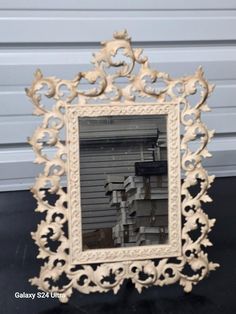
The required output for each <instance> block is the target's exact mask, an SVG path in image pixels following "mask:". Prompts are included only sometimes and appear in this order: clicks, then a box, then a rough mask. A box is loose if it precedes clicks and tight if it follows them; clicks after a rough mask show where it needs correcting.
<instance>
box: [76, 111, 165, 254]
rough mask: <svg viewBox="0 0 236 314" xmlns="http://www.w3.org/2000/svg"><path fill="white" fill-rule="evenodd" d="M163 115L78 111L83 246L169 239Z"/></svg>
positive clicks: (92, 247) (122, 245) (132, 244)
mask: <svg viewBox="0 0 236 314" xmlns="http://www.w3.org/2000/svg"><path fill="white" fill-rule="evenodd" d="M166 128H167V116H165V115H146V116H143V115H142V116H138V115H136V116H134V115H132V116H107V117H104V116H103V117H95V118H94V117H80V118H79V142H80V182H81V212H82V213H81V214H82V215H81V216H82V242H83V250H88V249H99V248H116V247H117V248H118V247H129V246H143V245H154V244H155V245H157V244H160V245H161V244H166V243H168V165H167V136H166V135H167V129H166Z"/></svg>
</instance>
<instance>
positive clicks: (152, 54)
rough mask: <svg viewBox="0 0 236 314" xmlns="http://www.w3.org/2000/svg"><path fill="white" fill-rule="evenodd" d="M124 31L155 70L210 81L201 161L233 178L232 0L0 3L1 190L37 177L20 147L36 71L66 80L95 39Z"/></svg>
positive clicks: (31, 121)
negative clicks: (206, 143)
mask: <svg viewBox="0 0 236 314" xmlns="http://www.w3.org/2000/svg"><path fill="white" fill-rule="evenodd" d="M124 28H126V29H127V30H128V32H129V34H130V35H131V36H132V39H133V43H134V45H135V46H138V47H143V48H145V55H147V56H148V57H149V59H150V62H151V64H152V66H153V67H155V68H157V69H159V70H161V71H166V72H169V73H170V74H171V75H172V76H182V75H184V74H186V75H188V74H192V73H193V72H194V71H195V70H196V68H197V67H198V66H199V65H202V66H203V67H204V69H205V73H206V77H207V78H208V79H209V80H210V81H211V82H213V83H215V84H216V89H215V92H214V95H212V97H211V98H210V99H209V105H210V106H211V108H212V109H213V111H212V113H210V114H209V113H208V114H207V115H206V116H205V117H204V119H205V121H206V122H207V123H208V125H209V127H210V128H213V129H216V136H215V138H214V140H213V141H212V143H211V144H210V150H211V152H213V156H214V157H213V158H211V159H209V160H207V162H206V164H207V166H208V169H209V171H210V172H211V173H215V174H216V175H218V176H232V175H236V1H235V0H225V1H216V0H198V1H185V0H162V1H155V0H145V1H137V0H136V1H127V0H120V1H116V2H115V1H109V0H100V1H96V0H90V1H89V0H87V1H77V0H67V1H62V0H57V1H56V0H51V1H47V0H41V1H33V0H12V1H9V0H6V1H4V0H0V191H1V190H2V191H3V190H17V189H28V188H29V187H30V186H31V185H32V184H33V182H34V179H33V177H34V175H35V174H36V173H37V172H38V166H36V165H34V164H33V163H32V161H33V159H34V156H33V153H32V151H31V148H30V147H28V146H27V144H26V139H27V137H28V136H30V135H31V134H32V132H33V130H34V128H35V127H36V124H37V119H38V118H36V117H33V116H32V115H31V113H32V105H31V103H30V102H29V101H28V99H27V98H26V96H25V93H24V88H25V87H26V86H29V85H30V84H31V81H32V79H33V72H34V71H35V70H36V68H38V67H39V68H41V69H42V71H43V73H44V75H45V76H49V75H50V76H52V75H53V76H54V75H55V76H58V77H61V78H68V79H71V78H73V77H74V76H75V75H76V73H77V72H79V71H84V70H86V69H88V68H89V66H90V65H89V62H90V59H91V54H92V52H93V51H95V50H97V49H99V41H101V40H106V39H111V37H112V33H113V32H114V31H117V30H121V29H124Z"/></svg>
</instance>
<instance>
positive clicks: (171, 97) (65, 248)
mask: <svg viewBox="0 0 236 314" xmlns="http://www.w3.org/2000/svg"><path fill="white" fill-rule="evenodd" d="M120 51H122V55H123V56H124V60H118V61H116V60H115V56H116V55H117V53H118V52H120ZM127 59H128V60H129V62H127ZM92 63H93V64H94V68H93V69H92V70H91V71H88V72H80V73H79V74H78V75H77V76H76V77H75V79H73V80H61V79H58V78H55V77H43V75H42V73H41V71H40V70H38V71H36V74H35V79H34V81H33V83H32V86H31V87H30V88H29V89H26V93H27V95H28V96H29V98H30V99H31V101H32V102H33V105H34V108H35V111H34V113H35V114H36V115H38V116H42V118H43V121H42V123H41V125H40V126H39V127H38V128H37V129H36V130H35V132H34V134H33V136H32V137H31V138H30V139H29V143H30V144H31V145H32V147H33V150H34V152H35V155H36V159H35V162H36V163H38V164H41V165H44V170H43V172H42V173H41V174H39V176H38V177H37V178H36V182H35V185H34V186H33V188H32V193H33V195H34V197H35V198H36V200H37V208H36V211H38V212H41V213H45V219H44V220H42V221H41V222H40V224H39V225H38V229H37V231H36V232H34V233H32V237H33V239H34V240H35V242H36V244H37V245H38V247H39V255H38V258H40V259H42V260H43V261H44V265H43V266H42V267H41V270H40V274H39V277H35V278H33V279H31V280H30V282H31V284H33V285H36V286H37V287H38V288H39V289H41V290H43V291H51V292H57V293H59V296H60V301H61V302H67V301H68V300H69V298H70V296H71V294H72V292H73V289H75V290H78V291H80V292H83V293H90V292H97V291H99V292H106V291H109V290H113V291H114V293H117V291H118V290H119V288H120V286H121V285H122V283H123V281H124V279H127V278H129V279H130V280H131V281H132V282H133V283H134V285H135V287H136V288H137V289H138V291H139V292H141V291H142V289H143V288H145V287H149V286H151V285H157V286H163V285H168V284H173V283H176V282H178V281H179V283H180V285H182V286H183V287H184V290H185V291H186V292H189V291H191V290H192V286H193V285H195V284H197V283H198V282H199V281H200V280H202V279H203V278H204V277H206V276H207V275H208V273H209V272H210V271H212V270H215V269H216V267H218V266H219V265H218V264H217V263H213V262H209V260H208V255H207V253H206V252H205V249H204V248H205V247H208V246H210V245H212V244H211V242H210V241H209V239H208V233H209V232H210V231H211V229H212V227H213V225H214V223H215V219H209V218H208V215H207V214H206V213H204V211H203V209H202V205H203V204H204V203H205V202H210V201H211V198H210V197H209V196H208V193H207V191H208V189H209V187H210V186H211V184H212V182H213V180H214V176H209V175H208V173H207V171H206V170H205V169H204V168H203V166H202V159H203V158H206V157H210V156H211V155H210V153H209V152H208V150H207V144H208V142H209V141H210V139H211V138H212V136H213V134H214V132H213V131H210V130H208V128H207V126H206V125H205V124H204V123H203V122H202V121H201V113H202V112H204V111H209V107H208V106H207V104H206V100H207V97H208V96H209V94H210V93H211V92H212V91H213V86H212V85H211V84H209V83H208V82H207V81H206V80H205V78H204V74H203V71H202V69H201V68H199V69H198V70H197V71H196V73H195V74H193V75H192V76H187V77H182V78H178V79H173V78H171V77H170V76H169V75H168V74H166V73H163V72H159V71H157V70H154V69H151V68H150V66H149V63H148V59H147V58H146V57H143V56H142V49H134V48H132V46H131V40H130V37H129V36H128V34H127V32H126V31H121V32H117V33H115V34H114V36H113V39H112V40H110V41H107V42H104V43H102V48H101V50H100V51H98V52H97V53H96V54H95V55H94V58H93V60H92ZM135 66H139V70H138V72H137V73H135V71H134V69H135ZM109 68H110V69H112V70H113V73H110V72H109ZM118 78H121V79H122V78H125V79H127V80H128V84H125V85H124V86H121V85H120V84H117V83H116V79H118ZM147 78H149V82H148V80H147ZM82 80H86V81H87V84H88V85H91V84H93V85H94V84H95V85H96V84H97V85H96V87H95V88H91V89H88V90H86V91H83V90H80V88H79V87H80V85H81V81H82ZM158 82H161V83H162V86H161V87H159V86H158ZM163 85H164V86H163ZM45 87H46V88H47V92H46V93H44V94H43V93H42V90H43V88H45ZM65 89H66V91H65ZM194 94H199V99H198V100H197V101H196V102H195V104H193V105H192V104H191V101H190V98H191V96H193V95H194ZM42 96H46V98H47V99H49V100H51V101H52V104H51V105H50V106H48V104H47V105H46V104H44V103H43V98H42ZM139 98H141V99H142V101H141V102H142V103H144V102H147V103H155V104H158V106H163V107H164V106H166V105H168V106H170V105H173V106H178V107H179V109H180V122H181V124H182V125H183V127H184V134H183V136H182V139H181V146H180V148H181V153H182V156H181V167H182V170H183V172H184V179H183V183H182V186H181V195H182V204H181V208H182V209H181V210H182V220H183V226H182V254H181V255H180V256H178V257H175V258H171V259H170V258H161V259H158V257H157V259H155V260H151V259H149V260H140V261H123V262H112V263H103V264H99V265H77V267H75V265H73V264H71V263H70V252H69V249H70V245H69V242H70V239H69V236H68V231H67V224H68V219H69V216H70V208H69V207H68V194H67V192H66V191H65V189H64V188H63V184H62V179H63V178H64V176H65V175H66V174H67V169H68V160H67V152H68V147H67V146H68V145H67V142H65V140H64V137H63V136H64V135H63V133H62V130H63V129H65V128H66V127H67V125H68V122H67V119H66V114H65V111H66V110H67V109H68V107H76V106H86V104H87V105H88V106H89V104H90V103H91V102H92V103H94V102H96V101H97V102H100V103H110V104H112V105H114V106H125V105H126V104H127V105H128V104H129V105H135V104H137V100H138V99H139ZM197 139H200V143H199V146H198V147H197V148H196V147H195V146H194V147H193V148H192V146H191V145H190V143H191V142H192V141H194V140H197ZM48 146H49V147H51V148H53V149H52V152H51V153H50V154H49V153H48V150H47V148H48ZM199 181H200V182H201V184H200V192H199V193H198V194H197V195H195V196H192V195H191V193H190V188H191V187H192V186H194V185H196V184H198V182H199ZM45 189H48V192H49V193H50V194H52V195H54V196H55V200H53V201H50V202H49V201H48V200H47V198H46V190H45ZM194 230H199V232H200V235H199V237H198V238H197V239H194V240H193V239H192V238H191V232H192V231H194ZM52 241H54V242H55V244H57V245H56V249H55V248H54V249H53V248H51V247H50V245H51V242H52ZM186 266H190V269H191V272H192V274H189V272H186V271H185V267H186ZM141 272H144V273H145V274H146V275H147V276H146V279H142V278H141V277H140V273H141ZM63 274H64V275H66V282H64V283H63V284H62V285H61V284H60V283H59V280H60V277H62V276H63ZM111 274H113V275H114V276H115V280H114V281H112V282H111V281H109V275H111Z"/></svg>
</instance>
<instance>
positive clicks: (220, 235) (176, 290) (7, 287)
mask: <svg viewBox="0 0 236 314" xmlns="http://www.w3.org/2000/svg"><path fill="white" fill-rule="evenodd" d="M210 195H211V197H212V198H213V199H214V202H213V203H209V204H206V206H205V207H204V208H205V210H206V212H207V213H208V215H209V216H210V217H214V218H216V219H217V222H216V225H215V227H214V229H213V231H212V232H211V234H210V239H211V240H212V242H213V243H214V246H213V247H212V248H209V249H208V253H209V258H210V260H212V261H214V262H218V263H220V264H221V267H220V268H219V269H218V270H217V271H215V272H212V273H211V275H210V276H209V277H208V278H207V279H205V280H203V281H202V282H200V283H199V284H198V285H197V286H195V287H194V288H193V291H192V292H191V293H190V294H185V293H184V292H183V290H182V287H180V286H179V285H177V284H176V285H173V286H166V287H162V288H160V287H151V288H148V289H145V290H144V291H143V293H141V294H139V293H138V292H137V290H135V288H134V287H133V285H132V284H131V283H130V282H129V281H127V282H126V283H124V285H123V286H122V288H121V289H120V291H119V292H118V294H117V295H114V294H113V293H112V292H109V293H106V294H99V293H95V294H90V295H84V294H80V293H78V292H75V293H74V294H73V296H72V298H71V300H70V302H69V303H68V304H65V305H64V304H60V303H59V301H58V300H57V299H51V298H50V299H38V298H37V299H34V300H28V299H17V298H15V293H16V292H27V293H36V292H37V291H38V290H37V289H36V287H32V286H31V285H30V284H29V283H28V279H29V278H31V277H34V276H36V275H37V274H38V270H39V264H40V261H39V260H36V258H35V257H36V255H37V248H36V246H35V245H34V243H33V241H32V239H31V237H30V232H31V231H33V230H35V229H36V224H37V223H39V221H40V220H41V219H42V218H43V215H41V214H36V213H34V208H35V201H34V199H33V198H32V195H31V193H30V192H29V191H18V192H1V193H0V215H1V216H0V241H1V257H0V313H1V314H17V313H21V314H28V313H29V314H34V313H38V314H53V313H58V314H62V313H63V314H66V313H68V314H69V313H78V314H80V313H81V314H85V313H88V314H93V313H96V314H99V313H112V314H116V313H119V314H120V313H122V314H125V313H136V314H141V313H152V314H154V313H155V314H158V313H181V314H184V313H186V314H191V313H201V314H203V313H208V314H217V313H230V314H231V313H232V314H234V313H236V250H235V246H236V205H235V203H236V177H232V178H218V179H217V180H216V181H215V183H214V185H213V187H212V188H211V189H210Z"/></svg>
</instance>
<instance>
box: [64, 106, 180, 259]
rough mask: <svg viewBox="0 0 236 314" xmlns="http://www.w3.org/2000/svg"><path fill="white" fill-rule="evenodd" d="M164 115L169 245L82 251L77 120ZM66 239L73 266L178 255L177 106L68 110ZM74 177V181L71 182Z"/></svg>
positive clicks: (178, 166) (178, 135)
mask: <svg viewBox="0 0 236 314" xmlns="http://www.w3.org/2000/svg"><path fill="white" fill-rule="evenodd" d="M119 115H122V116H124V115H129V116H131V115H133V116H137V115H166V116H167V143H168V168H169V169H168V170H169V171H168V192H169V197H168V233H169V236H168V244H165V245H147V246H139V247H138V246H137V247H126V248H124V247H123V248H115V249H111V248H109V249H98V250H94V249H93V250H86V251H83V250H82V234H81V231H82V218H81V206H80V164H79V156H78V154H79V117H100V116H119ZM66 125H67V126H68V127H67V138H68V139H69V144H68V145H67V147H68V195H69V208H70V217H69V239H70V252H71V254H70V258H71V263H72V264H75V265H76V264H91V263H107V262H117V261H127V260H128V261H132V260H139V259H143V260H145V259H151V258H152V259H153V258H156V257H157V256H158V257H159V258H163V257H173V256H179V255H181V249H182V246H181V210H180V205H181V204H180V145H179V142H180V133H179V107H178V106H177V105H176V106H174V105H159V104H155V103H154V104H153V103H152V104H147V103H144V104H141V103H135V104H126V103H124V104H122V105H118V106H117V104H110V105H107V104H105V105H97V104H95V105H80V106H76V107H74V106H72V107H67V122H66ZM73 178H76V181H75V180H73Z"/></svg>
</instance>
